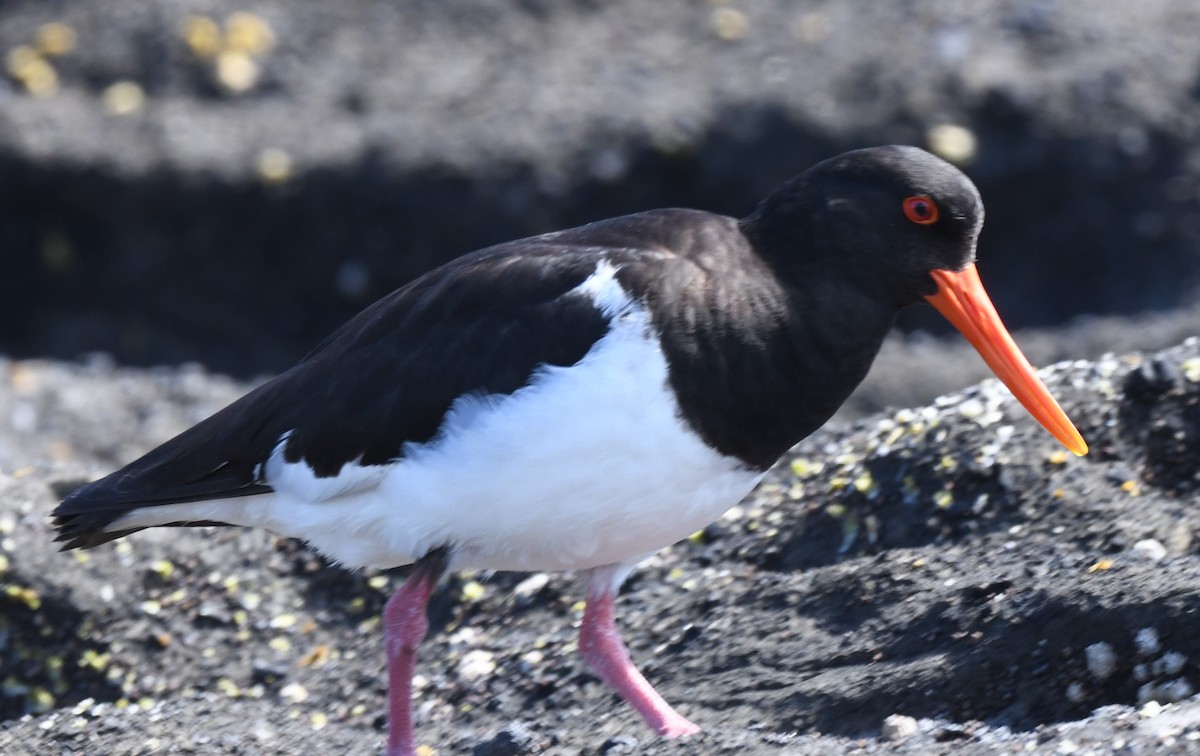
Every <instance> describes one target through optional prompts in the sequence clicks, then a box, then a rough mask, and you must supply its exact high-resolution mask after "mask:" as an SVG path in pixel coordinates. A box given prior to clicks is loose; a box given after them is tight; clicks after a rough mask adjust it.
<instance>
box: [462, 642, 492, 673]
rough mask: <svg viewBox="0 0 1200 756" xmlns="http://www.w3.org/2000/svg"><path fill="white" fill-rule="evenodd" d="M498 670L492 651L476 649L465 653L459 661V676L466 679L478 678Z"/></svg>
mask: <svg viewBox="0 0 1200 756" xmlns="http://www.w3.org/2000/svg"><path fill="white" fill-rule="evenodd" d="M495 671H496V662H495V661H494V657H493V655H492V652H491V651H484V650H483V649H479V648H477V649H474V650H472V651H468V652H467V653H465V654H463V658H462V660H461V661H460V662H459V663H458V676H459V677H461V678H462V679H464V680H478V679H479V678H481V677H485V676H487V675H490V674H491V673H492V672H495Z"/></svg>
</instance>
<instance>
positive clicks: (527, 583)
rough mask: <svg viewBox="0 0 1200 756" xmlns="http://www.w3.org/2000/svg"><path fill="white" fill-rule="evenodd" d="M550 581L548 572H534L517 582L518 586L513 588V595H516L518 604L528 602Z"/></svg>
mask: <svg viewBox="0 0 1200 756" xmlns="http://www.w3.org/2000/svg"><path fill="white" fill-rule="evenodd" d="M549 583H550V576H549V575H548V574H546V573H545V572H537V573H534V574H532V575H530V576H529V577H527V578H525V579H524V580H522V581H521V582H519V583H517V587H516V588H513V596H515V597H516V599H517V603H518V604H522V605H524V604H528V603H529V602H530V601H532V600H533V597H534V596H536V595H538V594H539V593H541V592H542V589H543V588H545V587H546V586H547V585H548V584H549Z"/></svg>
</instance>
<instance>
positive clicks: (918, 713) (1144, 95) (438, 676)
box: [0, 0, 1200, 756]
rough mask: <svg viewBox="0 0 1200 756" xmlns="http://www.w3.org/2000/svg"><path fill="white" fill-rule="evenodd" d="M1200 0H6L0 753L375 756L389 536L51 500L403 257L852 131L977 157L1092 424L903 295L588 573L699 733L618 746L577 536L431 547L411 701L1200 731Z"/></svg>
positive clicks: (339, 312) (736, 748)
mask: <svg viewBox="0 0 1200 756" xmlns="http://www.w3.org/2000/svg"><path fill="white" fill-rule="evenodd" d="M239 12H241V13H243V15H241V16H238V15H235V14H237V13H239ZM247 12H248V13H249V15H245V14H246V13H247ZM48 25H49V26H48ZM1197 34H1200V8H1198V7H1197V6H1196V4H1195V3H1194V2H1193V1H1192V0H1146V1H1145V2H1139V3H1117V2H1097V3H1052V2H1045V1H1044V0H1006V2H1001V3H991V4H986V5H981V6H979V7H975V6H970V7H968V6H966V5H964V4H962V3H957V2H952V0H917V1H916V2H910V3H891V4H889V3H878V2H873V1H872V0H845V1H844V2H819V1H818V0H812V1H811V2H803V3H794V2H790V1H789V0H740V1H737V0H730V1H728V2H725V1H723V0H713V1H712V2H701V1H700V0H694V1H692V0H671V1H670V2H653V3H647V2H642V1H641V0H611V1H606V2H594V1H593V0H574V1H573V2H545V1H543V0H521V1H520V2H515V3H510V4H500V5H497V4H494V3H493V4H488V3H478V2H470V1H469V0H429V1H427V2H408V3H394V2H391V0H344V1H342V2H338V3H329V2H325V0H292V1H289V2H279V1H278V0H260V1H259V2H255V3H246V4H243V3H241V2H239V1H238V0H158V1H157V2H155V3H145V2H142V0H106V2H104V3H91V4H88V3H67V2H45V1H44V0H9V1H7V2H4V3H2V4H0V53H3V62H4V71H3V73H2V75H0V249H3V259H4V261H5V266H4V275H2V276H0V354H6V355H8V356H7V357H0V753H4V754H38V755H39V756H40V755H41V754H46V753H56V754H97V753H103V754H151V753H194V754H213V753H228V754H263V755H267V754H280V755H282V754H296V753H311V752H326V753H379V752H381V744H382V740H383V737H384V721H383V716H382V714H383V711H384V706H385V689H384V680H383V676H382V672H383V662H382V652H381V648H380V632H379V622H378V614H379V611H380V610H381V608H382V605H383V602H384V601H385V600H386V598H387V596H388V595H389V594H390V592H391V591H392V590H393V589H394V588H395V586H396V585H397V584H398V583H399V581H400V580H402V578H403V575H402V573H400V574H374V573H368V574H353V573H349V572H346V571H343V570H340V569H338V568H336V567H331V566H328V565H325V564H323V563H322V562H321V561H320V560H319V559H318V558H317V557H315V556H313V555H312V554H311V553H310V552H308V551H306V550H305V549H304V547H303V546H302V545H300V544H297V543H294V542H291V541H285V540H279V539H276V538H273V537H271V536H269V535H267V534H264V533H258V532H244V531H237V530H231V529H226V530H194V531H152V532H145V533H140V534H137V535H136V536H134V537H131V538H128V539H125V540H123V541H120V542H117V543H114V544H110V545H106V546H104V547H102V548H99V549H96V550H93V551H90V552H86V553H79V552H72V553H69V554H61V553H58V552H57V551H56V549H55V546H54V545H53V544H52V543H51V541H50V538H51V533H50V530H49V527H48V524H47V522H46V515H47V513H48V512H49V511H50V510H51V509H52V508H53V506H54V504H55V502H56V501H57V499H58V498H59V497H60V496H61V494H62V493H63V492H64V491H66V490H68V489H69V488H70V487H71V486H73V485H75V484H77V483H79V482H82V481H85V480H88V479H91V478H93V477H97V476H99V475H101V474H103V473H106V472H108V471H110V470H111V469H113V468H114V467H116V466H118V465H119V464H121V463H124V462H126V461H128V460H130V459H132V458H134V457H136V456H138V455H139V454H141V453H143V452H145V451H146V450H147V449H149V448H150V447H152V446H153V445H154V444H156V443H158V442H161V441H163V440H165V439H167V438H168V437H170V436H171V435H173V434H174V433H176V432H178V431H180V430H182V429H184V428H185V427H187V426H188V425H190V424H191V423H193V422H195V421H197V420H199V419H201V418H203V417H204V416H206V415H208V414H209V413H211V412H213V411H215V410H217V409H219V408H220V407H222V406H224V404H226V403H227V402H229V401H230V400H232V399H233V398H235V397H236V396H238V395H240V394H241V393H242V392H243V391H245V390H246V389H247V388H248V387H249V386H251V385H252V384H253V382H254V381H256V380H261V379H259V378H255V377H254V376H258V375H263V374H270V373H273V372H277V371H279V370H281V369H283V368H285V367H286V366H287V365H288V364H289V363H290V362H291V361H293V360H294V359H295V358H297V357H298V356H300V355H302V354H303V353H305V352H306V351H307V350H308V349H309V348H310V347H311V346H312V345H313V344H315V343H316V342H317V341H318V340H319V339H320V338H321V337H323V336H324V335H325V334H326V333H327V332H328V331H329V330H331V329H332V328H333V327H335V326H336V325H338V324H339V323H340V322H341V321H342V320H344V319H345V318H346V317H348V316H349V315H350V314H352V313H353V312H355V311H357V310H358V309H360V308H361V307H362V306H364V305H365V304H366V303H367V302H369V301H370V300H372V299H373V298H375V297H377V296H379V295H381V294H383V293H385V292H386V291H388V290H389V289H391V288H392V287H394V286H395V285H397V284H399V283H401V282H403V281H405V280H407V279H409V278H411V277H413V276H415V275H417V274H418V273H420V272H421V271H423V270H425V269H427V268H429V267H431V266H432V265H434V264H436V263H437V262H440V261H442V260H445V259H447V258H449V257H452V256H455V255H457V254H459V253H461V252H463V251H466V250H468V249H471V248H474V247H478V246H481V245H484V244H488V243H492V242H496V241H501V240H504V239H509V238H514V237H517V236H521V235H525V234H530V233H536V232H541V231H545V230H549V229H553V228H558V227H563V226H566V225H571V224H575V223H580V222H585V221H588V220H592V219H595V218H600V217H605V216H609V215H614V214H618V213H622V212H629V211H634V210H640V209H645V208H648V207H655V206H664V205H686V206H693V207H701V208H705V209H711V210H717V211H722V212H730V213H734V214H740V213H744V212H746V211H748V210H749V209H750V208H751V207H752V205H753V203H754V202H755V201H756V200H757V199H758V198H759V197H761V196H762V194H764V193H765V192H766V191H767V190H769V189H770V188H772V187H773V186H774V185H775V184H776V183H778V182H779V181H780V180H782V179H783V178H785V177H786V176H788V175H789V174H791V173H794V172H796V171H798V170H800V169H802V168H804V167H806V166H808V165H810V164H811V163H813V162H815V161H816V160H819V159H821V158H824V157H828V156H829V155H831V154H834V153H836V152H838V151H840V150H843V149H849V148H853V147H858V146H864V145H868V144H879V143H886V142H906V143H913V144H920V145H924V146H927V147H930V148H934V149H936V150H938V151H940V152H942V154H946V155H948V156H951V157H954V156H957V157H956V159H959V160H960V161H961V162H962V164H963V165H964V168H965V170H966V171H967V172H968V173H969V174H970V175H971V176H972V178H973V179H974V180H975V181H976V182H977V183H978V185H979V186H980V188H981V190H982V192H983V195H984V199H985V202H986V204H987V207H988V221H987V225H986V228H985V232H984V236H983V238H982V241H981V250H980V254H981V269H982V271H983V275H984V278H985V281H986V282H987V283H988V284H989V288H990V289H991V291H992V294H993V297H994V298H995V299H996V301H997V305H998V306H999V309H1000V310H1001V312H1002V313H1004V314H1005V315H1006V317H1007V318H1008V319H1009V321H1010V324H1013V325H1016V326H1024V328H1023V329H1022V330H1021V332H1020V333H1019V334H1018V341H1020V342H1021V343H1022V345H1023V346H1024V347H1025V348H1026V350H1027V352H1028V353H1029V354H1030V356H1031V358H1033V360H1034V362H1035V363H1038V364H1049V363H1052V362H1058V361H1060V360H1072V362H1061V363H1059V364H1058V365H1057V366H1055V367H1054V368H1053V370H1052V371H1051V372H1050V375H1049V377H1048V382H1049V383H1050V385H1051V388H1052V389H1053V390H1054V392H1055V393H1056V394H1057V395H1058V396H1059V397H1060V398H1061V399H1062V402H1063V404H1064V406H1065V407H1066V408H1067V410H1068V412H1069V413H1070V414H1071V415H1072V416H1073V417H1074V418H1075V420H1076V421H1077V423H1078V424H1079V426H1080V428H1081V430H1082V431H1083V432H1084V435H1085V436H1086V437H1087V438H1088V440H1089V441H1090V442H1091V444H1092V453H1091V454H1090V455H1089V456H1088V457H1086V458H1083V459H1075V458H1073V457H1071V456H1070V455H1069V454H1065V453H1063V452H1061V451H1060V450H1059V449H1057V448H1056V447H1055V444H1054V442H1053V440H1052V439H1050V438H1049V437H1048V436H1046V435H1045V434H1044V433H1043V432H1042V431H1041V430H1040V429H1038V428H1037V427H1036V426H1035V425H1034V424H1033V422H1032V421H1031V420H1030V419H1029V418H1028V417H1027V416H1026V415H1025V414H1024V412H1023V411H1022V410H1021V409H1020V408H1019V407H1016V406H1014V405H1013V403H1012V402H1011V401H1010V400H1008V399H1007V395H1006V394H1005V393H1004V392H1003V391H1002V390H1001V389H999V388H997V386H996V385H995V384H994V383H985V384H983V385H982V386H976V387H975V388H970V389H967V390H966V392H965V393H950V392H957V391H959V390H960V389H962V388H963V387H965V386H968V385H970V384H972V383H974V382H976V381H978V380H979V379H980V378H982V377H983V376H984V375H985V374H986V369H985V368H984V367H983V366H982V364H981V363H980V362H979V360H978V358H977V357H976V356H975V355H974V353H973V352H972V351H971V350H970V348H969V347H967V346H966V345H965V344H962V343H961V341H960V340H958V339H956V338H951V339H949V340H943V339H942V338H939V337H933V336H929V335H927V334H926V333H925V332H924V329H926V328H929V327H932V325H933V324H934V323H935V321H934V320H933V319H931V318H930V317H929V316H928V313H925V314H924V315H922V314H921V313H919V312H916V313H913V314H912V315H910V316H906V317H905V319H904V321H903V323H902V329H901V333H899V334H898V335H897V336H896V337H894V338H893V339H891V340H890V341H889V342H888V343H887V344H886V345H885V347H884V349H883V351H882V353H881V355H880V358H879V360H878V362H877V364H876V368H875V370H874V371H873V372H872V374H871V376H869V378H868V380H867V381H866V383H865V384H864V386H863V387H862V389H861V390H860V391H859V392H858V393H857V394H856V395H855V396H854V397H853V398H852V399H851V401H850V402H849V403H848V405H847V407H846V408H845V411H844V412H843V413H842V414H840V415H839V418H838V420H837V421H836V422H835V423H834V424H832V425H831V426H830V427H829V428H827V429H825V430H823V431H821V432H819V433H818V434H816V435H815V436H813V437H812V438H810V439H809V440H808V441H806V442H805V443H803V444H802V445H801V446H800V447H798V448H797V449H796V450H795V452H794V453H793V455H791V456H790V457H789V458H788V459H786V460H784V461H783V462H781V464H780V466H779V467H778V468H777V469H776V470H775V471H774V472H773V473H772V474H771V476H770V477H769V478H768V480H767V481H766V482H765V483H764V485H763V486H762V487H760V489H759V490H758V491H756V492H755V494H754V495H753V496H752V497H751V498H750V499H748V500H747V501H746V502H744V503H743V504H742V505H741V506H739V507H738V508H737V509H736V510H734V511H733V512H731V513H730V514H729V515H728V516H726V517H725V518H723V519H722V520H721V521H719V522H718V523H715V524H714V525H712V526H710V527H709V528H707V529H706V530H705V531H704V532H703V533H701V534H698V535H697V536H696V537H695V538H693V539H691V540H689V541H686V542H684V543H681V544H678V545H676V546H674V547H672V548H670V549H667V550H665V551H664V552H662V553H661V554H660V555H658V556H657V557H655V558H654V559H652V560H651V561H650V562H649V563H648V564H647V565H645V567H644V568H643V569H642V570H641V571H640V572H638V573H637V574H636V575H635V576H634V577H633V578H632V579H631V581H630V582H629V584H628V585H627V587H626V589H625V591H624V593H623V595H622V598H621V601H620V606H619V620H620V623H621V625H622V627H623V628H624V629H625V631H626V636H627V639H628V642H629V645H630V647H631V649H632V652H633V655H634V657H635V659H636V660H637V661H638V662H639V663H640V665H641V667H642V668H643V669H644V670H645V672H646V674H647V676H648V677H649V678H650V679H651V680H652V681H653V682H654V683H655V684H656V685H657V686H658V688H659V689H660V690H661V691H662V693H663V694H664V695H665V696H666V698H667V699H668V700H670V701H672V702H674V703H675V704H677V706H678V708H679V709H680V710H681V711H682V712H683V713H684V714H685V715H687V716H689V717H690V718H691V719H693V720H694V721H696V722H698V723H699V724H701V725H702V726H703V727H705V732H704V733H703V734H701V735H699V736H697V737H694V738H690V739H688V740H686V741H679V742H659V741H656V740H655V739H653V738H651V737H650V736H649V734H648V732H647V731H646V730H645V729H644V728H643V726H642V725H641V723H640V722H639V721H638V720H637V718H636V716H635V715H633V714H632V713H631V712H630V711H629V710H628V709H627V708H626V707H625V706H624V705H623V704H622V703H621V702H620V701H618V700H617V699H616V698H615V697H614V696H613V695H612V694H611V693H610V692H609V691H608V690H607V689H605V688H604V687H603V686H602V685H601V684H600V683H599V682H598V681H597V680H596V679H595V677H593V676H592V675H591V674H590V673H589V672H588V671H587V670H586V669H585V668H584V666H583V665H582V663H581V661H580V660H579V658H578V654H577V653H576V649H575V646H574V644H575V625H577V624H578V621H579V617H580V604H579V599H580V595H579V587H578V586H577V585H576V584H575V583H574V581H573V580H572V578H571V577H570V576H565V575H533V576H529V575H505V574H501V575H496V576H484V575H458V576H454V577H452V578H450V579H449V580H448V581H447V582H446V583H445V584H444V586H443V590H442V592H441V593H440V594H439V596H438V598H437V599H436V600H435V606H434V611H433V619H434V631H433V633H432V636H431V638H430V640H429V642H428V644H427V646H426V647H425V648H424V649H423V653H422V660H421V672H422V677H421V680H420V682H419V687H420V691H419V697H420V705H419V714H418V717H419V732H420V735H421V740H422V742H423V743H425V744H427V745H429V746H431V747H436V749H437V751H438V753H441V754H449V753H474V754H480V755H481V756H489V755H490V756H501V755H504V754H529V753H539V752H543V753H567V754H619V753H646V754H695V753H750V754H755V753H780V754H810V753H811V754H826V753H911V754H938V753H947V754H950V753H954V754H958V753H1012V752H1037V753H1047V754H1049V753H1054V754H1067V753H1110V752H1122V753H1157V752H1197V753H1200V699H1198V698H1197V697H1196V696H1195V695H1194V690H1195V689H1196V688H1197V686H1200V666H1198V665H1200V634H1198V633H1197V632H1196V618H1197V617H1198V616H1200V597H1198V596H1197V593H1196V585H1197V578H1198V577H1200V546H1198V545H1197V543H1196V534H1197V533H1200V519H1198V518H1200V515H1198V514H1197V510H1198V508H1197V506H1196V505H1197V503H1200V502H1198V490H1200V478H1198V477H1197V475H1198V472H1197V470H1198V468H1200V462H1198V460H1200V343H1198V342H1196V341H1195V340H1192V341H1185V339H1187V337H1189V336H1195V335H1196V334H1197V333H1198V332H1200V297H1198V296H1197V283H1200V252H1198V250H1200V148H1198V146H1197V145H1200V55H1197V52H1196V45H1195V40H1196V38H1197ZM947 126H950V127H956V128H951V129H950V130H948V131H947V130H946V128H945V127H947ZM964 139H966V142H964ZM972 142H973V144H972ZM966 147H970V148H971V149H969V150H967V149H966ZM921 309H925V310H928V308H921ZM1159 350H1165V351H1159ZM96 352H101V353H105V354H108V355H112V356H111V357H94V356H82V357H81V355H88V354H91V353H96ZM1106 353H1112V354H1116V355H1118V356H1116V357H1113V356H1105V355H1106ZM1082 359H1086V361H1078V360H1082ZM189 361H195V363H197V364H189ZM154 365H166V366H169V367H146V366H154ZM226 375H232V376H234V377H233V378H227V377H224V376H226ZM946 393H950V396H949V397H948V398H945V399H937V400H935V397H937V396H938V395H940V394H946ZM905 406H906V407H911V408H913V409H908V410H896V409H895V407H905Z"/></svg>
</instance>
